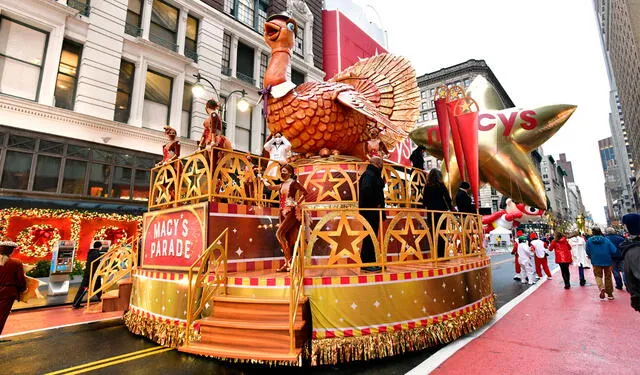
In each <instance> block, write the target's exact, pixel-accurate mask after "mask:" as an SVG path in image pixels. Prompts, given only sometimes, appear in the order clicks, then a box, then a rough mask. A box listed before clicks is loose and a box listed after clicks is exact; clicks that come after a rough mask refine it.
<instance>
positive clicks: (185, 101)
mask: <svg viewBox="0 0 640 375" xmlns="http://www.w3.org/2000/svg"><path fill="white" fill-rule="evenodd" d="M191 88H193V85H192V84H190V83H185V84H184V95H183V96H182V116H181V127H182V129H181V130H180V136H181V137H185V138H191V110H192V107H193V94H192V93H191Z"/></svg>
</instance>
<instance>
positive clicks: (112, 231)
mask: <svg viewBox="0 0 640 375" xmlns="http://www.w3.org/2000/svg"><path fill="white" fill-rule="evenodd" d="M93 239H94V240H110V241H111V245H117V244H121V243H125V242H126V241H127V231H126V230H124V229H122V228H118V227H115V226H107V227H102V228H100V230H99V231H97V232H96V234H95V235H94V236H93Z"/></svg>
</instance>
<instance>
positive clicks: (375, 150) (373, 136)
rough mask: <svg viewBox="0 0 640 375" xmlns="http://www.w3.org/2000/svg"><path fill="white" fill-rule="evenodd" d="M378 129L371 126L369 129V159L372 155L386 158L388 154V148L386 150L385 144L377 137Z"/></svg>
mask: <svg viewBox="0 0 640 375" xmlns="http://www.w3.org/2000/svg"><path fill="white" fill-rule="evenodd" d="M379 135H380V131H379V130H378V129H377V128H372V129H371V130H370V131H369V138H370V139H369V140H368V141H367V145H366V147H367V157H368V158H369V159H371V158H372V157H375V156H378V157H380V158H383V159H384V158H386V157H388V156H389V150H387V146H386V145H385V144H384V142H382V141H381V140H380V138H379Z"/></svg>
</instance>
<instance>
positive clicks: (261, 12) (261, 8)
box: [256, 0, 269, 32]
mask: <svg viewBox="0 0 640 375" xmlns="http://www.w3.org/2000/svg"><path fill="white" fill-rule="evenodd" d="M268 7H269V3H268V2H267V1H263V0H259V1H258V23H257V25H256V30H257V31H258V32H262V30H264V23H265V22H266V21H267V8H268Z"/></svg>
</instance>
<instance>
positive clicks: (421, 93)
mask: <svg viewBox="0 0 640 375" xmlns="http://www.w3.org/2000/svg"><path fill="white" fill-rule="evenodd" d="M428 94H429V93H428V92H427V91H426V90H425V91H420V97H421V98H422V99H426V98H427V95H428Z"/></svg>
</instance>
